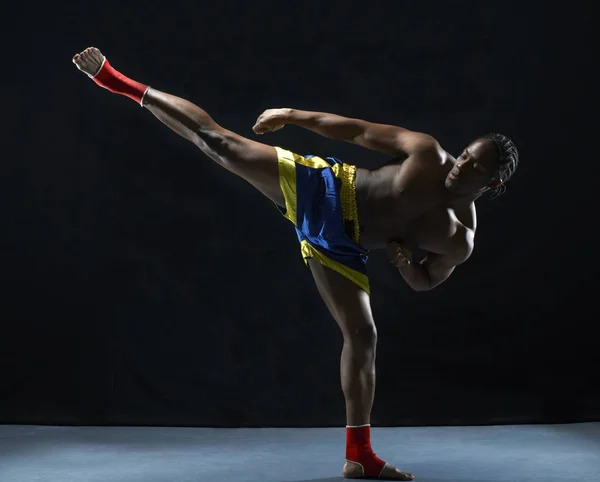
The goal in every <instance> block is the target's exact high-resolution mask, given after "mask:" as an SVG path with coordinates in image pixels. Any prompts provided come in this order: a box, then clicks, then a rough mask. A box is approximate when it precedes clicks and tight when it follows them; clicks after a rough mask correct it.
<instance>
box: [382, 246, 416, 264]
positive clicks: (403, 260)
mask: <svg viewBox="0 0 600 482" xmlns="http://www.w3.org/2000/svg"><path fill="white" fill-rule="evenodd" d="M387 255H388V258H389V260H390V263H391V264H393V265H394V266H395V267H396V268H402V266H406V265H408V264H410V262H411V258H412V251H411V250H410V249H409V248H407V247H406V246H402V245H401V244H399V243H396V242H395V241H392V242H391V243H389V244H388V246H387Z"/></svg>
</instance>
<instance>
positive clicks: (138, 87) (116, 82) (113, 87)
mask: <svg viewBox="0 0 600 482" xmlns="http://www.w3.org/2000/svg"><path fill="white" fill-rule="evenodd" d="M92 80H93V81H94V82H96V84H98V85H99V86H100V87H104V88H105V89H108V90H110V91H111V92H114V93H115V94H121V95H125V96H127V97H129V98H130V99H132V100H135V101H136V102H137V103H138V104H140V105H142V98H143V97H144V94H145V93H146V90H148V86H147V85H144V84H140V83H139V82H136V81H135V80H131V79H130V78H129V77H125V76H124V75H123V74H122V73H121V72H119V71H117V70H115V69H114V68H113V67H112V65H110V63H109V62H108V59H104V64H103V65H102V67H101V68H100V71H99V72H98V73H97V74H96V75H95V76H94V77H92Z"/></svg>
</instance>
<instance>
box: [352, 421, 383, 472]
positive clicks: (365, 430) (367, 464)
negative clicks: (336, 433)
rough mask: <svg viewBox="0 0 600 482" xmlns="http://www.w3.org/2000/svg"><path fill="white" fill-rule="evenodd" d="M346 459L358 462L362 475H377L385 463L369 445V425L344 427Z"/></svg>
mask: <svg viewBox="0 0 600 482" xmlns="http://www.w3.org/2000/svg"><path fill="white" fill-rule="evenodd" d="M346 460H347V461H348V462H355V463H357V464H360V465H361V466H362V468H363V477H379V474H381V471H382V470H383V468H384V467H385V465H386V463H385V462H384V461H383V460H381V459H380V458H379V457H377V455H375V452H373V448H372V447H371V426H370V425H363V426H361V427H346Z"/></svg>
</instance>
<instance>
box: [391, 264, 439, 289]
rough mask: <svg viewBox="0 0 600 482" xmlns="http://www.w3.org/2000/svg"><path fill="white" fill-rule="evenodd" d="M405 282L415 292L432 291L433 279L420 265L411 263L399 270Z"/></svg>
mask: <svg viewBox="0 0 600 482" xmlns="http://www.w3.org/2000/svg"><path fill="white" fill-rule="evenodd" d="M398 271H400V274H401V275H402V277H403V278H404V281H406V282H407V283H408V285H409V286H410V287H411V288H412V289H413V290H415V291H428V290H430V289H431V279H430V278H429V273H428V272H427V270H426V269H425V267H424V266H423V265H422V264H420V263H409V264H406V265H404V266H402V267H400V268H398Z"/></svg>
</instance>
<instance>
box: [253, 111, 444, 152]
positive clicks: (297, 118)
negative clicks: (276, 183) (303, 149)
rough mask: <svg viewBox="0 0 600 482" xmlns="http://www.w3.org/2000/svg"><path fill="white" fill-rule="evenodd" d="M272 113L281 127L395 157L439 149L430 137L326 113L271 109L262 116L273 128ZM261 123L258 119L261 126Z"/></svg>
mask: <svg viewBox="0 0 600 482" xmlns="http://www.w3.org/2000/svg"><path fill="white" fill-rule="evenodd" d="M269 113H273V115H276V116H277V117H279V124H283V125H284V124H295V125H297V126H300V127H304V128H305V129H309V130H312V131H314V132H316V133H318V134H320V135H322V136H324V137H328V138H330V139H335V140H341V141H346V142H350V143H352V144H357V145H359V146H362V147H365V148H367V149H371V150H373V151H378V152H383V153H385V154H388V155H390V156H394V157H400V156H402V155H411V154H413V153H414V152H416V151H419V150H424V149H428V148H432V147H436V146H437V142H436V141H435V139H434V138H433V137H431V136H429V135H427V134H423V133H421V132H415V131H411V130H408V129H404V128H402V127H398V126H393V125H387V124H376V123H373V122H367V121H364V120H361V119H354V118H350V117H343V116H339V115H336V114H328V113H325V112H311V111H304V110H297V109H269V110H268V111H265V113H264V114H263V116H265V117H266V118H265V121H266V122H267V123H271V122H272V123H273V124H277V121H276V120H271V119H269ZM261 117H262V116H261ZM260 121H261V118H260V117H259V121H258V122H260Z"/></svg>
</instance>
